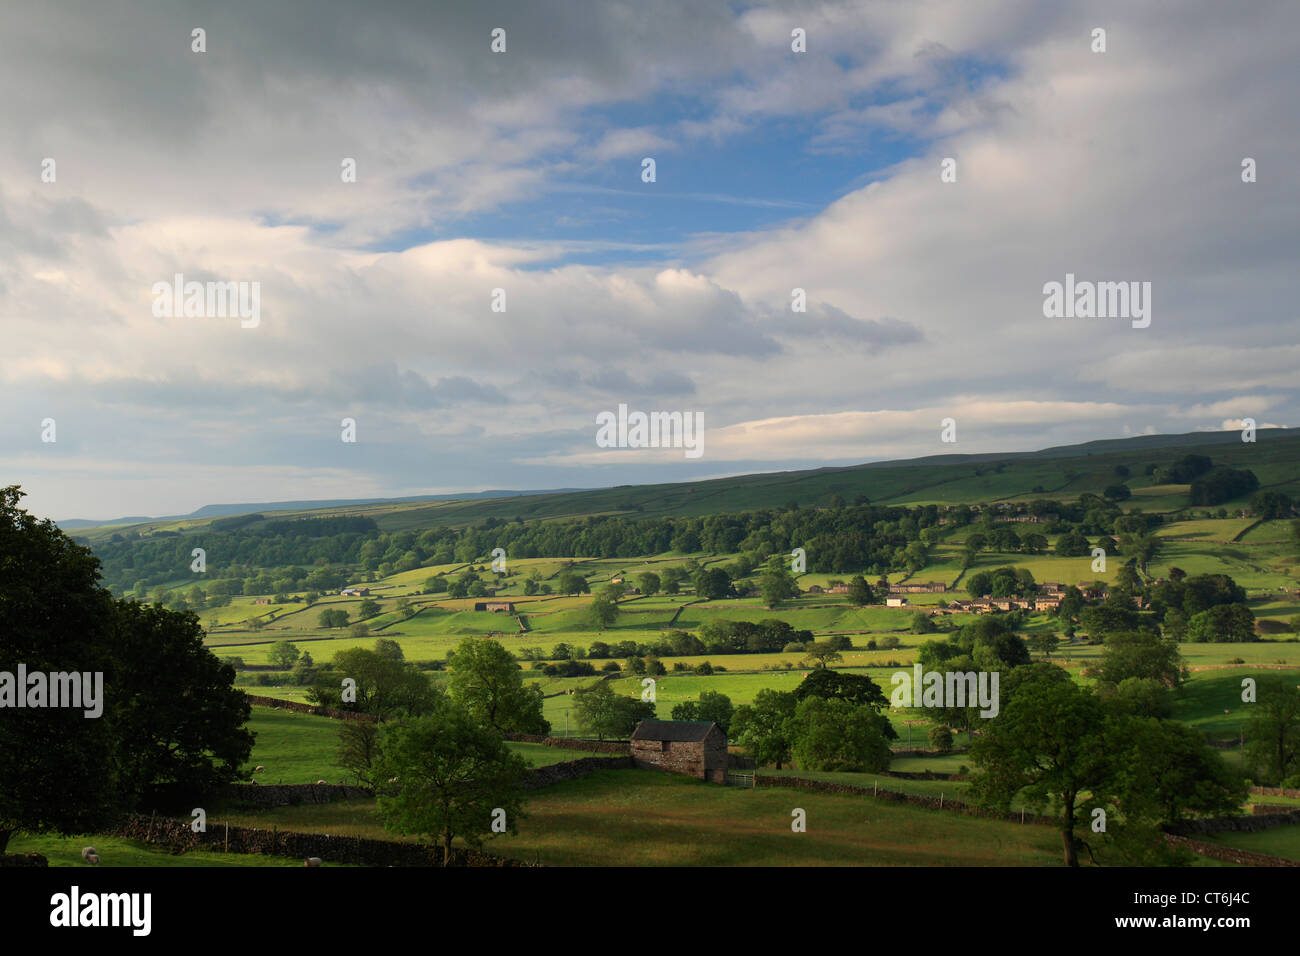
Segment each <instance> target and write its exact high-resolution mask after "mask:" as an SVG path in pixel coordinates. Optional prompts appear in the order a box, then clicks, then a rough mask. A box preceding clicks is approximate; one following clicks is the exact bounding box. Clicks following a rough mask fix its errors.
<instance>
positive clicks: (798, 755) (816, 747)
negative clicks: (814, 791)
mask: <svg viewBox="0 0 1300 956" xmlns="http://www.w3.org/2000/svg"><path fill="white" fill-rule="evenodd" d="M888 725H889V721H888V719H887V718H886V717H884V716H882V715H881V714H878V713H876V712H875V711H874V710H872V709H871V708H870V707H859V706H856V705H854V704H851V703H849V702H848V701H847V700H825V699H823V698H821V697H807V698H805V699H804V700H803V701H801V702H800V703H799V704H798V706H796V707H795V712H794V717H793V718H791V720H790V726H791V736H792V738H793V740H792V745H791V751H792V753H793V754H794V757H795V759H796V760H798V761H799V767H800V768H801V769H803V770H839V771H855V772H874V771H878V770H884V769H886V768H887V767H888V766H889V758H890V751H889V740H888V738H887V737H886V735H885V730H884V728H885V727H887V726H888Z"/></svg>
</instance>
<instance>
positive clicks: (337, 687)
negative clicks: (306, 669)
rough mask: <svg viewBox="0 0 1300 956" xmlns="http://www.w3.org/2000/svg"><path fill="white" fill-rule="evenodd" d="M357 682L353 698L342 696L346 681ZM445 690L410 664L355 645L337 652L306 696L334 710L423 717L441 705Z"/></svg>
mask: <svg viewBox="0 0 1300 956" xmlns="http://www.w3.org/2000/svg"><path fill="white" fill-rule="evenodd" d="M344 680H353V681H355V682H356V687H355V695H356V699H355V700H354V701H345V700H344V699H343V681H344ZM442 697H443V692H442V691H441V690H439V689H437V688H435V687H434V686H433V685H432V684H431V683H430V682H429V678H428V677H427V676H426V675H425V674H424V673H423V672H422V671H420V670H419V669H417V668H416V667H414V666H413V665H411V664H407V663H403V662H402V661H395V660H393V659H392V658H391V657H388V656H386V655H383V654H377V653H375V652H374V651H371V650H366V649H365V648H364V647H353V648H349V649H347V650H343V651H339V652H338V653H336V654H335V655H334V660H333V666H332V668H331V669H329V670H325V669H319V670H318V671H317V673H316V680H315V682H314V683H313V684H312V685H311V687H310V688H309V689H308V691H307V699H308V700H309V701H310V702H311V703H313V704H318V705H321V706H324V707H331V708H334V709H335V710H352V711H359V712H360V713H363V714H373V715H375V716H376V717H378V718H380V719H381V720H387V719H390V718H393V717H401V716H423V715H425V714H428V713H431V712H432V711H433V709H434V708H435V707H436V706H438V704H439V703H440V701H441V698H442Z"/></svg>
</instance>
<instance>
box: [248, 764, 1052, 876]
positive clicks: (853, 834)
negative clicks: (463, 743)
mask: <svg viewBox="0 0 1300 956" xmlns="http://www.w3.org/2000/svg"><path fill="white" fill-rule="evenodd" d="M796 807H799V808H802V809H804V810H805V811H806V813H807V832H805V833H794V832H792V831H791V828H790V824H791V811H792V810H793V809H794V808H796ZM526 812H527V814H528V816H527V818H526V819H524V820H522V821H520V823H519V831H520V832H519V833H518V835H514V836H511V835H503V836H501V837H498V838H495V839H492V840H490V841H488V842H487V843H486V844H485V849H486V850H488V852H491V853H496V854H499V855H504V856H511V857H515V858H517V859H523V860H528V861H537V862H541V863H545V864H549V865H555V866H789V865H796V866H799V865H835V866H1056V865H1059V864H1060V842H1061V838H1060V834H1059V833H1058V832H1057V831H1056V830H1054V829H1052V828H1051V827H1043V826H1030V825H1023V826H1022V825H1020V824H1018V823H1002V822H997V821H992V820H982V819H978V818H975V817H966V816H962V815H958V814H948V813H942V812H937V811H931V810H923V809H918V808H913V807H909V806H905V805H899V804H893V803H887V802H884V801H875V800H871V799H870V798H869V797H854V796H832V795H827V794H817V793H807V792H803V791H797V790H788V789H784V788H781V789H777V788H772V789H764V788H759V789H756V790H749V789H743V788H735V787H720V786H717V785H714V784H706V783H703V782H702V781H698V780H692V779H690V778H688V777H680V776H676V775H671V774H662V773H657V772H655V771H650V770H607V771H600V772H598V773H595V774H592V775H591V776H589V777H584V778H582V779H580V780H570V781H566V782H564V783H560V784H556V785H554V786H551V787H547V788H545V789H543V790H536V791H533V792H532V793H530V795H529V798H528V802H527V806H526ZM222 819H223V822H224V821H226V819H227V818H226V817H223V818H222ZM228 822H230V823H232V824H235V823H238V824H243V825H248V826H269V825H271V824H272V823H274V825H276V826H280V827H283V828H286V829H295V830H321V831H325V832H329V833H334V834H343V835H346V836H368V837H376V838H380V839H394V837H392V836H390V835H388V834H386V833H385V831H384V830H383V828H382V826H381V825H380V824H379V821H378V819H377V817H376V814H375V811H374V807H373V803H372V802H371V801H346V802H339V803H331V804H313V805H302V806H298V807H283V808H279V809H277V810H274V811H268V812H265V813H257V814H242V815H234V816H230V817H229V818H228Z"/></svg>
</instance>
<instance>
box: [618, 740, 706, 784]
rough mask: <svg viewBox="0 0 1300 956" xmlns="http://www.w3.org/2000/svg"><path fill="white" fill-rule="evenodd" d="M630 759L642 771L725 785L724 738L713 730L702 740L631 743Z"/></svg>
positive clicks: (639, 741)
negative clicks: (658, 771)
mask: <svg viewBox="0 0 1300 956" xmlns="http://www.w3.org/2000/svg"><path fill="white" fill-rule="evenodd" d="M665 744H667V749H666V750H665V749H664V746H665ZM632 760H633V762H634V763H635V764H636V765H637V766H638V767H641V768H643V769H650V770H665V771H667V772H668V773H680V774H685V775H686V776H688V777H695V778H697V779H699V780H708V781H709V782H711V783H726V782H727V738H726V737H724V736H723V735H722V734H721V733H720V732H718V731H716V730H715V731H713V732H712V733H710V734H709V735H708V736H707V737H706V738H705V739H704V740H702V741H700V740H694V741H684V740H671V741H661V740H634V741H632Z"/></svg>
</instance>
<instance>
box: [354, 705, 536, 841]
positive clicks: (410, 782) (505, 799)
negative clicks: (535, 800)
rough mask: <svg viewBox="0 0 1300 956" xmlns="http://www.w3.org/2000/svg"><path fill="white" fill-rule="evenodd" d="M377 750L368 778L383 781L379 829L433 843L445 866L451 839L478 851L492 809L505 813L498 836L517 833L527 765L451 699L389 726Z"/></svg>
mask: <svg viewBox="0 0 1300 956" xmlns="http://www.w3.org/2000/svg"><path fill="white" fill-rule="evenodd" d="M381 749H382V753H383V755H382V757H381V758H380V760H379V761H378V764H377V772H376V773H375V776H376V777H377V778H378V779H380V780H383V781H385V782H384V783H383V784H381V786H380V788H379V792H378V803H379V813H380V816H381V818H382V819H383V821H384V827H385V828H386V829H388V830H390V831H392V832H394V833H411V834H418V835H422V836H429V837H432V838H434V839H436V840H438V841H440V842H441V843H442V846H443V865H444V866H446V865H449V864H450V862H451V852H452V841H453V840H454V839H455V838H456V837H458V836H459V837H461V838H462V839H464V840H465V842H466V843H468V844H469V845H470V846H472V847H478V846H480V845H481V844H482V841H483V838H484V837H485V836H486V835H488V834H490V833H492V832H494V831H493V829H492V825H493V822H494V817H497V816H499V813H498V811H502V812H504V814H505V820H504V824H505V826H504V829H505V832H508V833H516V832H518V827H517V821H518V819H519V817H520V816H522V815H523V793H522V789H521V784H522V782H523V779H524V775H525V773H526V772H527V769H528V767H527V764H525V763H524V760H523V758H522V757H519V756H518V755H516V754H513V753H511V752H510V750H509V749H508V748H507V747H506V745H505V741H504V740H503V739H502V738H501V735H500V734H498V733H497V732H496V731H495V730H493V729H492V728H490V727H486V726H484V725H483V724H482V723H481V722H480V721H479V720H478V719H477V718H476V717H474V716H473V715H471V714H470V713H469V712H468V711H466V710H465V709H464V708H463V707H461V706H460V705H459V704H457V703H456V702H455V701H444V702H442V703H441V704H440V705H439V706H438V707H437V708H436V709H435V710H434V711H433V712H432V713H430V714H428V715H426V716H424V717H417V718H414V719H412V720H410V721H408V722H407V723H404V724H393V725H389V726H388V727H386V728H385V730H384V734H383V738H382V744H381ZM393 778H396V779H395V780H394V779H393ZM390 781H391V782H390Z"/></svg>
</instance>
